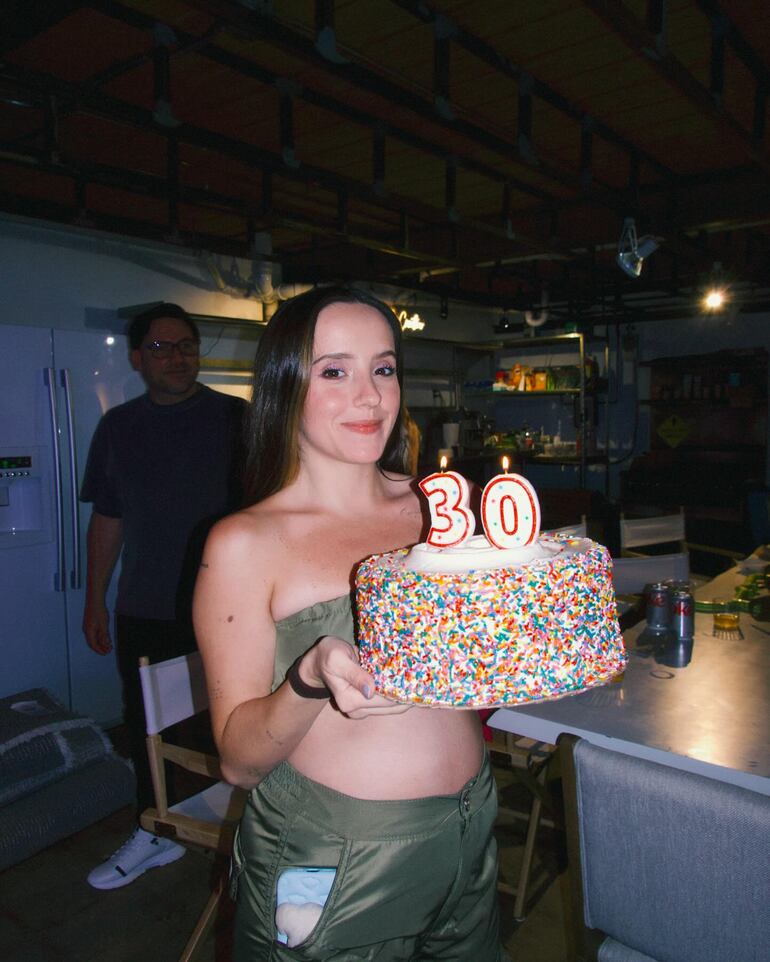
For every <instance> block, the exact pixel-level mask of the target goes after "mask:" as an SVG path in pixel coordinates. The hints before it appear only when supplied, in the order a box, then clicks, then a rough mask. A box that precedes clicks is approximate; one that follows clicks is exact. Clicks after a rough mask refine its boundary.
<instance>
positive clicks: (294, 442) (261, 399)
mask: <svg viewBox="0 0 770 962" xmlns="http://www.w3.org/2000/svg"><path fill="white" fill-rule="evenodd" d="M332 304H364V305H367V306H368V307H373V308H374V309H375V310H376V311H379V313H380V314H381V315H382V316H383V318H384V319H385V320H386V321H387V323H388V326H389V327H390V329H391V331H392V333H393V342H394V347H395V352H396V377H397V378H398V383H399V387H400V388H401V398H402V399H401V407H400V410H399V413H398V416H397V417H396V421H395V424H394V425H393V430H392V431H391V433H390V437H389V438H388V440H387V442H386V444H385V449H384V451H383V452H382V457H381V458H380V460H379V461H378V462H377V464H378V467H379V468H380V470H382V471H394V472H399V473H404V474H405V473H408V472H407V467H408V451H407V441H406V432H405V431H404V430H403V428H402V425H403V422H404V417H405V408H404V401H403V386H404V384H403V365H402V349H401V328H400V326H399V323H398V320H397V319H396V316H395V314H394V313H393V311H392V310H391V309H390V308H389V307H388V306H387V304H384V303H383V302H382V301H380V300H378V299H377V298H376V297H373V296H372V295H371V294H368V293H367V292H366V291H362V290H358V289H356V288H353V287H346V286H334V287H317V288H315V289H313V290H312V291H308V292H307V293H305V294H300V295H298V296H297V297H292V298H291V299H290V300H288V301H284V302H283V304H281V306H280V307H279V308H278V310H277V311H276V312H275V314H274V315H273V316H272V318H271V319H270V322H269V323H268V325H267V327H266V328H265V330H264V333H263V334H262V337H261V338H260V341H259V346H258V347H257V353H256V357H255V358H254V392H253V394H252V399H251V404H250V406H249V413H248V416H247V418H246V463H245V472H244V503H245V504H247V505H250V504H256V503H257V502H258V501H263V500H264V499H265V498H267V497H269V496H270V495H271V494H275V492H276V491H280V490H281V489H282V488H285V487H286V485H287V484H290V483H291V482H292V481H293V480H294V478H295V477H296V476H297V471H298V470H299V441H298V438H299V426H300V419H301V417H302V411H303V409H304V406H305V398H306V397H307V389H308V378H309V372H310V365H311V363H312V360H313V339H314V337H315V328H316V323H317V321H318V315H319V314H320V313H321V311H322V310H323V309H324V308H325V307H329V306H330V305H332Z"/></svg>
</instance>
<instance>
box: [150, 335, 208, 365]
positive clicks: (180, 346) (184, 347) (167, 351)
mask: <svg viewBox="0 0 770 962" xmlns="http://www.w3.org/2000/svg"><path fill="white" fill-rule="evenodd" d="M144 348H145V350H147V351H149V352H150V354H152V356H153V357H157V358H160V359H161V360H162V359H164V358H168V357H173V356H174V351H179V353H180V354H181V355H182V357H195V356H196V355H197V354H198V351H199V350H200V344H199V343H198V342H197V341H195V340H193V338H191V337H190V338H185V339H184V340H182V341H150V343H149V344H145V345H144Z"/></svg>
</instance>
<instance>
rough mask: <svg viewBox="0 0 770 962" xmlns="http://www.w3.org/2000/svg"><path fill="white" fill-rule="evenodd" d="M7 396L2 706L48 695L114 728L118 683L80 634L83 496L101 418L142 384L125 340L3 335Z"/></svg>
mask: <svg viewBox="0 0 770 962" xmlns="http://www.w3.org/2000/svg"><path fill="white" fill-rule="evenodd" d="M0 387H1V390H2V396H1V397H0V650H1V651H2V669H1V670H0V696H6V695H11V694H14V693H15V692H18V691H22V690H25V689H27V688H34V687H43V688H47V689H49V690H50V691H51V692H52V693H53V694H54V695H55V696H56V697H57V698H59V699H60V700H62V701H63V702H64V704H66V705H68V706H70V707H71V708H72V709H73V710H75V711H78V712H82V713H84V714H87V715H90V716H91V717H93V718H95V719H96V720H97V721H99V722H101V723H103V724H106V725H109V724H111V723H113V722H116V721H117V720H118V719H119V718H120V716H121V710H122V709H121V696H120V683H119V678H118V673H117V668H116V664H115V657H114V654H110V655H106V656H100V655H97V654H95V653H94V652H93V651H91V649H90V648H88V646H87V645H86V642H85V639H84V637H83V633H82V630H81V621H82V617H83V603H84V598H85V533H86V529H87V526H88V520H89V517H90V506H89V505H81V504H79V502H78V497H77V496H78V489H79V484H80V478H81V477H82V472H83V469H84V467H85V460H86V458H87V456H88V447H89V444H90V441H91V436H92V434H93V432H94V428H95V427H96V424H97V422H98V420H99V418H100V417H101V415H102V413H103V412H104V411H106V410H107V409H108V408H110V407H113V406H114V405H115V404H120V403H122V402H123V401H125V400H128V399H129V398H131V397H134V396H136V395H137V394H139V393H141V392H142V390H143V385H142V382H141V379H140V378H139V376H138V375H137V374H136V373H135V372H134V371H133V370H132V369H131V366H130V364H129V361H128V355H127V350H126V342H125V339H124V338H123V337H121V336H117V335H110V334H107V333H103V332H87V331H82V332H81V331H60V330H50V329H44V328H39V327H21V326H16V327H14V326H10V325H0ZM113 583H114V579H113ZM112 591H113V592H114V588H113V589H112ZM109 600H110V603H112V602H113V600H114V598H113V597H112V596H111V597H110V599H109Z"/></svg>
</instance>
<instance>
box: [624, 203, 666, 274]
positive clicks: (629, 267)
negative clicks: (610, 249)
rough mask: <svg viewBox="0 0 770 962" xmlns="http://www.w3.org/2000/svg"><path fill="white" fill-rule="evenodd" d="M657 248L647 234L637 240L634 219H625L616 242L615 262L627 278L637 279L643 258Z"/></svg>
mask: <svg viewBox="0 0 770 962" xmlns="http://www.w3.org/2000/svg"><path fill="white" fill-rule="evenodd" d="M659 246H660V245H659V244H658V242H657V241H656V240H655V238H654V237H651V236H650V235H649V234H646V235H645V236H644V237H641V238H639V239H637V236H636V224H635V222H634V218H633V217H626V219H625V220H624V221H623V230H622V232H621V235H620V240H619V241H618V254H617V257H616V260H617V262H618V265H619V267H620V268H621V270H622V271H623V272H624V273H626V274H628V276H629V277H639V275H640V274H641V273H642V263H643V261H644V259H645V257H649V256H650V254H652V252H653V251H656V250H657V249H658V247H659Z"/></svg>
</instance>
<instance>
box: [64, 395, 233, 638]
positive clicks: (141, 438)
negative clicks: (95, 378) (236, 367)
mask: <svg viewBox="0 0 770 962" xmlns="http://www.w3.org/2000/svg"><path fill="white" fill-rule="evenodd" d="M245 408H246V406H245V404H244V402H243V401H241V400H240V399H238V398H234V397H230V396H228V395H226V394H221V393H219V392H217V391H212V390H211V389H210V388H208V387H206V386H205V385H201V386H200V389H199V390H198V391H197V392H196V393H195V394H194V395H193V396H192V397H189V398H187V399H186V400H185V401H180V402H179V403H178V404H155V403H154V402H153V401H151V400H150V398H149V395H147V394H143V395H142V396H141V397H138V398H135V399H134V400H133V401H128V402H127V403H125V404H121V405H119V406H118V407H115V408H112V409H111V410H110V411H108V412H107V413H106V414H105V415H104V417H103V418H102V419H101V421H100V422H99V424H98V426H97V428H96V431H95V432H94V437H93V440H92V441H91V448H90V451H89V454H88V463H87V465H86V471H85V476H84V479H83V485H82V487H81V491H80V499H81V501H91V502H93V506H94V510H95V511H97V512H98V513H99V514H103V515H106V516H107V517H110V518H121V519H122V520H123V539H124V540H123V554H122V558H121V572H120V578H119V581H118V598H117V603H116V606H115V608H116V611H117V612H118V613H120V614H122V615H130V616H131V617H134V618H160V619H164V620H173V619H176V620H184V621H187V620H189V618H190V602H191V599H192V590H193V587H194V584H195V576H196V573H197V568H198V563H199V561H200V555H201V552H202V550H203V543H204V541H205V538H206V535H207V533H208V531H209V529H210V527H211V525H212V524H213V523H214V522H215V521H216V520H217V519H218V518H220V517H222V516H223V515H225V514H227V513H228V512H230V511H232V510H234V509H235V508H237V507H238V506H239V501H240V483H239V482H240V478H239V471H240V460H241V459H240V437H241V420H242V417H243V414H244V412H245Z"/></svg>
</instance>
